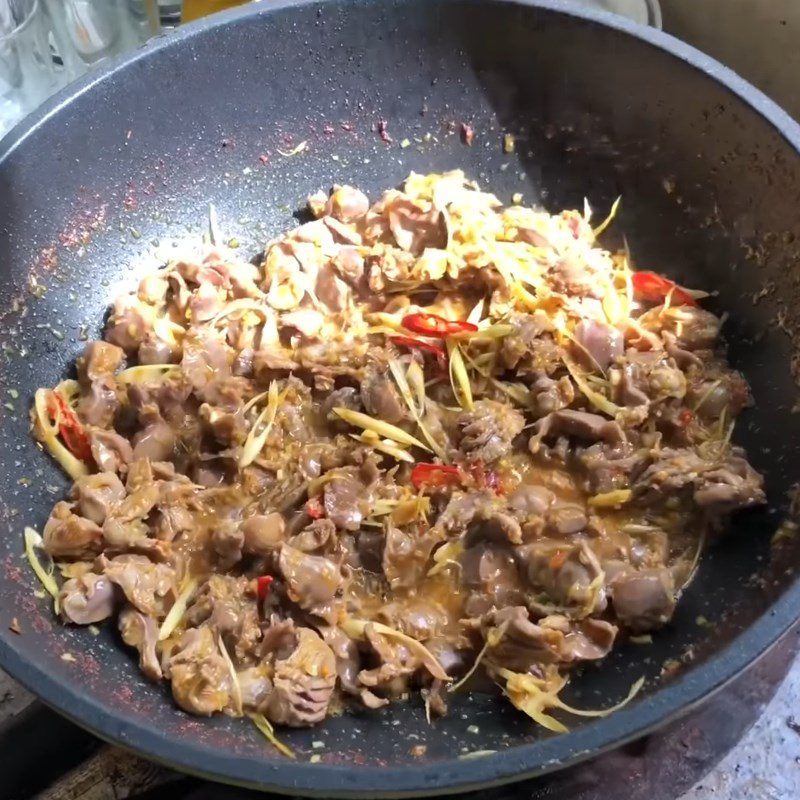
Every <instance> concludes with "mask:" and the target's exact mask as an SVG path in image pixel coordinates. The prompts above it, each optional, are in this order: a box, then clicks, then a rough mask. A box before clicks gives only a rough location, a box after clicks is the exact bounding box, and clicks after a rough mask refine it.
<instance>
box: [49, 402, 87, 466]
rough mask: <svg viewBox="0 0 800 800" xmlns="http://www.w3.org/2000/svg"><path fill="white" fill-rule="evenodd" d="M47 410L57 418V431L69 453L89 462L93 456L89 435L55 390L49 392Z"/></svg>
mask: <svg viewBox="0 0 800 800" xmlns="http://www.w3.org/2000/svg"><path fill="white" fill-rule="evenodd" d="M47 411H48V413H49V414H50V416H51V417H52V418H53V419H54V420H58V433H59V435H60V436H61V438H62V439H63V440H64V444H65V445H66V446H67V449H68V450H69V451H70V453H72V455H74V456H75V458H78V459H80V460H81V461H83V462H85V463H87V464H91V463H92V460H93V457H92V446H91V444H90V442H89V436H88V434H87V433H86V429H85V428H84V427H83V424H82V423H81V421H80V420H79V419H78V417H77V415H76V414H75V412H74V411H73V410H72V409H71V408H70V407H69V403H67V401H66V399H65V398H64V396H63V395H61V394H59V393H58V392H55V391H54V392H51V393H50V402H49V403H48V404H47Z"/></svg>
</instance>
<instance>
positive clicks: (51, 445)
mask: <svg viewBox="0 0 800 800" xmlns="http://www.w3.org/2000/svg"><path fill="white" fill-rule="evenodd" d="M48 391H50V390H49V389H37V390H36V394H35V395H34V400H33V407H34V414H35V415H36V422H37V426H38V430H39V433H40V435H41V439H42V444H43V445H44V446H45V447H46V448H47V450H49V452H50V455H52V456H53V458H54V459H55V460H56V461H58V463H59V464H60V465H61V467H62V469H63V470H64V472H66V473H67V475H69V476H70V478H72V480H74V481H76V480H78V478H82V477H83V476H84V475H88V474H89V468H88V467H87V466H86V464H84V463H83V461H81V460H80V459H77V458H75V456H74V455H72V453H70V451H69V450H67V448H66V447H64V445H63V444H61V442H59V440H58V426H57V425H55V426H54V425H53V424H52V423H51V422H50V416H49V414H48V413H47V392H48Z"/></svg>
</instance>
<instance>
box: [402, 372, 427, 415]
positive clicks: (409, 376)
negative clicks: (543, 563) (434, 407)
mask: <svg viewBox="0 0 800 800" xmlns="http://www.w3.org/2000/svg"><path fill="white" fill-rule="evenodd" d="M406 380H407V381H408V385H409V386H410V387H411V388H412V389H413V391H414V395H415V400H416V401H417V411H418V412H419V414H420V416H422V415H423V414H424V413H425V399H426V393H425V374H424V373H423V372H422V367H421V366H420V365H419V362H418V361H414V360H413V359H412V361H411V363H410V364H409V365H408V369H407V370H406Z"/></svg>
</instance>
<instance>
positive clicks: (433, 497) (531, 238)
mask: <svg viewBox="0 0 800 800" xmlns="http://www.w3.org/2000/svg"><path fill="white" fill-rule="evenodd" d="M309 206H310V208H311V210H312V212H313V214H314V215H315V217H316V219H315V220H314V221H312V222H307V223H305V224H302V225H300V226H299V227H296V228H295V229H294V230H291V231H289V232H287V233H286V234H284V235H283V236H281V237H279V238H278V239H276V240H274V241H272V242H271V243H270V244H269V245H268V246H267V248H266V251H265V253H264V256H263V259H262V260H261V263H260V265H258V266H255V265H253V264H251V263H247V262H245V261H241V260H238V259H237V258H236V257H235V255H234V253H233V252H228V251H225V250H221V249H219V250H218V249H214V248H211V249H207V250H206V251H205V252H203V253H202V254H201V255H200V256H198V258H197V259H194V260H179V261H175V262H173V263H170V264H168V265H167V266H166V267H165V268H163V269H160V270H158V271H155V272H153V273H152V274H149V275H147V276H146V277H145V278H144V279H143V280H142V281H141V283H140V284H139V287H138V290H137V291H136V292H135V293H133V294H130V295H126V296H124V297H121V298H119V299H118V300H117V301H116V303H115V305H114V308H113V311H112V314H111V316H110V318H109V320H108V324H107V327H106V330H105V337H104V340H103V341H96V342H91V343H89V344H88V345H87V346H86V349H85V351H84V353H83V355H82V356H81V357H80V358H79V359H78V363H77V380H70V381H64V382H62V383H61V384H59V385H58V386H56V387H55V388H54V389H40V390H39V392H37V395H36V401H35V404H34V409H33V412H32V416H33V430H34V435H35V436H36V437H37V439H38V440H39V441H40V442H41V443H42V445H43V446H44V447H45V448H46V449H48V450H49V451H50V453H51V454H52V455H53V456H54V457H55V458H56V459H57V460H58V462H59V463H60V464H61V465H62V467H63V468H64V469H65V470H66V471H67V472H68V473H69V475H70V476H71V477H72V478H73V480H74V485H73V487H72V490H71V493H70V496H69V499H67V500H63V501H61V502H58V503H56V505H55V507H54V508H53V511H52V514H51V516H50V518H49V520H48V521H47V524H46V525H45V527H44V530H43V531H42V537H41V539H40V538H39V537H38V535H37V534H36V533H35V532H34V531H31V530H29V531H28V532H27V533H26V548H27V550H28V551H29V557H30V558H31V561H32V563H33V564H34V565H35V567H36V568H37V574H38V575H39V576H40V578H41V579H42V580H45V581H46V582H47V586H48V591H50V592H51V593H53V594H55V595H56V597H57V607H58V612H59V613H60V614H61V616H62V617H63V619H64V620H65V622H70V623H75V624H78V625H87V624H91V623H98V622H100V621H102V620H105V619H111V618H115V619H116V621H117V624H118V625H119V629H120V631H121V635H122V638H123V640H124V641H125V643H126V644H127V645H129V646H130V647H132V648H135V650H136V651H138V654H139V663H140V666H141V669H142V672H143V673H144V674H145V675H146V676H147V677H148V678H149V679H151V680H154V681H160V680H167V681H169V682H170V683H171V686H172V693H173V696H174V698H175V701H176V703H177V704H178V705H179V706H180V707H181V708H183V709H185V710H186V711H189V712H191V713H194V714H201V715H210V714H215V713H218V712H222V713H226V714H231V715H235V716H239V715H245V714H247V715H250V716H253V718H254V720H255V721H256V723H257V724H258V726H259V729H260V730H262V731H264V732H265V735H267V736H271V737H273V738H274V735H273V734H272V727H271V724H272V723H274V724H278V725H291V726H306V725H314V724H317V723H319V722H322V720H324V719H325V717H326V715H329V714H332V713H335V712H337V711H339V710H341V709H343V708H344V707H346V706H347V705H348V704H352V703H356V704H363V705H365V706H367V707H369V708H378V707H380V706H383V705H386V704H387V703H389V702H390V701H392V700H394V699H397V698H401V697H406V696H407V695H408V693H409V692H411V691H413V690H420V691H421V692H422V695H423V697H424V698H425V703H426V708H427V710H428V712H429V713H432V714H443V713H445V711H446V706H447V698H448V692H449V691H453V690H459V689H461V688H462V687H464V686H465V685H466V687H467V688H468V687H469V686H470V685H471V684H470V681H472V680H473V679H474V677H476V676H478V675H483V676H484V677H488V679H489V680H490V681H491V682H493V683H494V684H496V685H497V686H498V687H499V688H500V690H501V691H502V692H503V693H504V694H505V695H506V696H507V697H508V698H509V699H510V701H511V702H512V703H513V704H514V705H515V706H517V707H518V708H519V709H521V710H522V711H524V712H525V713H527V714H529V715H530V716H531V717H532V718H533V719H534V720H536V721H537V722H538V723H540V724H542V725H544V726H546V727H548V728H550V729H552V730H564V724H563V722H561V721H560V720H559V719H558V718H557V715H558V714H560V713H573V714H574V713H604V712H596V711H595V712H586V711H581V710H578V709H573V708H571V707H569V706H567V705H565V704H564V703H563V702H562V700H560V699H559V696H558V693H559V690H560V689H561V688H562V686H563V685H564V683H565V682H566V680H567V679H568V673H569V670H570V668H571V667H573V666H574V665H576V664H581V663H583V662H587V661H597V660H600V659H602V658H603V657H604V656H605V655H606V654H608V653H609V651H610V650H611V649H612V647H614V644H615V642H616V641H617V640H618V639H619V638H620V637H621V636H622V635H624V634H625V633H626V632H632V633H635V634H639V633H642V632H647V631H652V630H654V629H657V628H658V627H659V626H662V625H664V624H665V623H667V622H668V621H669V620H670V617H671V616H672V614H673V611H674V609H675V604H676V602H677V600H678V598H679V595H680V593H681V590H682V589H683V587H684V586H685V585H686V584H687V582H688V581H689V580H690V579H691V577H692V573H693V571H694V569H695V567H696V565H697V560H698V558H699V555H700V552H701V550H702V547H703V544H704V542H705V541H706V540H707V534H708V532H710V531H713V530H715V529H718V528H720V527H721V526H722V525H723V523H724V520H725V517H726V516H727V515H728V514H729V513H731V512H733V511H736V510H737V509H741V508H744V507H746V506H751V505H753V504H757V503H761V502H763V501H764V494H763V491H762V480H761V477H760V476H759V475H758V474H757V473H756V472H755V471H754V470H753V468H752V467H751V466H750V465H749V463H748V462H747V460H746V458H745V454H744V453H743V451H742V450H741V449H740V448H739V447H737V446H735V445H734V444H733V442H732V439H731V435H732V432H733V426H734V421H735V419H736V417H737V415H738V414H739V413H740V412H741V411H742V409H744V408H745V407H747V406H748V405H750V403H751V398H750V394H749V390H748V386H747V383H746V381H745V380H744V378H743V377H742V376H741V375H740V374H739V373H738V372H736V371H734V370H732V369H731V368H730V367H729V366H728V365H727V364H726V361H725V356H724V351H723V349H722V348H721V345H720V343H719V338H718V337H719V332H720V326H721V320H720V319H718V318H717V317H716V316H714V315H713V314H712V313H710V312H709V311H706V310H704V309H703V308H702V307H701V305H700V302H699V301H700V300H701V299H702V297H703V296H704V295H703V293H701V292H697V291H692V290H690V289H687V288H684V287H682V286H678V285H677V284H675V283H674V282H673V281H670V280H668V279H667V278H664V277H662V276H660V275H658V274H657V273H655V272H649V271H648V272H645V271H638V272H637V271H633V270H632V269H631V267H630V264H629V263H628V260H627V258H626V256H625V255H624V254H622V253H620V254H612V253H610V252H608V251H606V250H604V249H602V248H601V247H600V246H598V244H597V242H596V234H595V232H593V230H592V227H591V225H590V220H589V213H588V210H587V211H586V212H584V213H578V212H576V211H564V212H562V213H560V214H557V215H554V216H551V215H550V214H548V213H546V212H543V211H537V210H534V209H531V208H525V207H522V206H519V205H512V206H508V207H504V206H503V205H502V204H501V203H500V202H499V201H498V200H497V198H496V197H495V196H494V195H492V194H488V193H486V192H483V191H480V190H479V189H478V188H477V187H476V186H475V185H474V184H472V183H469V182H468V181H466V180H465V178H464V176H463V174H462V173H460V172H451V173H447V174H444V175H427V176H423V175H415V174H412V175H411V176H410V177H409V178H408V179H407V181H406V182H405V185H404V188H403V189H402V190H390V191H387V192H385V193H384V195H383V196H382V197H381V198H380V199H379V200H378V201H377V202H376V203H374V204H373V205H370V203H369V202H368V200H367V197H366V196H365V195H364V194H362V192H360V191H358V190H357V189H354V188H351V187H348V186H340V187H336V188H335V189H334V191H333V192H332V194H331V195H330V196H329V197H328V196H325V195H322V194H316V195H313V196H312V197H311V198H309ZM607 222H608V221H607ZM607 222H606V223H603V225H602V226H600V227H601V228H603V227H605V225H606V224H607ZM42 549H43V550H44V551H46V554H48V555H49V556H50V558H51V559H52V560H53V561H54V562H55V565H56V566H57V567H58V568H59V571H60V575H59V572H58V571H56V572H55V573H53V572H52V571H48V569H47V566H46V564H43V563H42V562H41V560H40V555H42V556H43V554H42V553H41V551H42ZM57 578H58V579H59V580H58V581H57ZM484 683H485V681H484ZM634 688H636V687H634ZM618 699H619V698H609V705H610V704H611V703H612V702H614V700H618ZM607 710H612V709H606V711H607ZM554 714H555V715H556V716H554Z"/></svg>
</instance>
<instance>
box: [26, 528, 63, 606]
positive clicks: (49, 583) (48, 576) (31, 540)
mask: <svg viewBox="0 0 800 800" xmlns="http://www.w3.org/2000/svg"><path fill="white" fill-rule="evenodd" d="M24 538H25V557H26V558H27V559H28V563H29V564H30V565H31V569H32V570H33V572H34V574H35V575H36V577H37V578H38V579H39V583H41V584H42V586H43V587H44V590H45V591H46V592H47V593H48V594H49V595H50V596H51V597H52V598H53V606H54V608H55V611H56V614H57V613H58V611H59V602H58V583H56V579H55V577H54V576H53V573H52V572H48V571H47V570H46V569H45V568H44V567H43V566H42V562H41V561H39V556H38V555H36V551H37V550H38V549H40V548H41V547H42V537H41V536H40V535H39V534H38V533H37V531H35V530H34V529H33V528H25V532H24Z"/></svg>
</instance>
